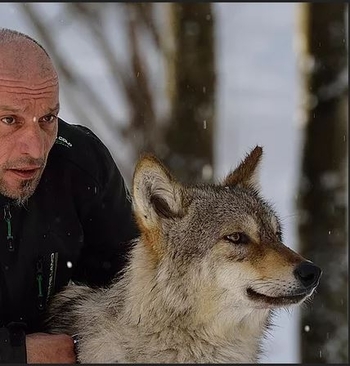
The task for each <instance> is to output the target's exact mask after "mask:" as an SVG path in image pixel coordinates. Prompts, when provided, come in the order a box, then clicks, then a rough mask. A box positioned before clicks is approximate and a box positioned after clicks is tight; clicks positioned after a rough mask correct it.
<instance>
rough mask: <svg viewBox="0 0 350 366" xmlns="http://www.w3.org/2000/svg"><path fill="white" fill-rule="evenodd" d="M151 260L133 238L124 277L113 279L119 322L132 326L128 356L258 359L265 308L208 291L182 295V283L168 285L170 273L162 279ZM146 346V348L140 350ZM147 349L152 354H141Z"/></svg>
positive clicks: (186, 359)
mask: <svg viewBox="0 0 350 366" xmlns="http://www.w3.org/2000/svg"><path fill="white" fill-rule="evenodd" d="M146 258H148V259H150V260H145V259H146ZM154 266H155V264H154V262H153V261H152V260H151V258H150V252H149V250H148V249H147V248H146V247H145V246H143V245H142V244H141V243H138V245H136V247H135V248H134V249H133V254H132V259H131V265H130V267H129V268H128V270H127V272H126V273H125V277H124V279H123V280H122V281H121V283H119V285H118V284H117V285H116V286H122V287H123V290H124V291H123V292H124V294H125V298H124V299H123V300H124V302H123V305H124V306H123V310H122V314H121V318H120V320H121V323H122V324H125V330H126V331H128V332H130V329H134V331H135V337H132V339H134V341H135V342H134V344H132V345H130V349H133V351H132V353H131V354H130V358H132V357H133V354H134V357H140V358H141V359H140V360H139V361H141V362H142V361H143V362H157V360H158V357H159V360H162V359H163V360H164V359H168V361H167V362H214V363H215V362H256V361H257V357H258V354H259V350H260V343H261V340H262V336H263V332H264V329H265V328H266V326H267V322H268V320H269V311H268V310H266V309H242V308H236V309H237V310H235V308H234V307H233V306H231V307H230V305H229V304H226V305H225V304H222V303H221V308H220V302H219V306H218V305H217V304H218V302H217V301H216V302H215V304H214V301H213V298H212V296H215V295H213V294H212V293H210V292H209V293H207V292H204V293H200V294H199V295H198V294H196V293H193V296H186V294H185V293H184V292H182V289H181V283H179V285H178V287H176V288H174V287H171V286H168V284H169V282H171V278H169V279H170V281H164V283H162V279H161V277H162V276H163V275H164V276H166V274H165V273H163V274H162V273H159V271H157V272H156V270H155V267H154ZM175 283H177V282H176V281H175ZM165 284H167V285H165ZM210 297H211V298H210ZM214 305H215V306H214ZM151 344H152V346H151ZM145 347H146V348H147V352H143V351H142V349H144V348H145ZM128 348H129V347H128ZM150 349H153V350H154V351H155V352H154V355H153V357H152V358H151V359H149V360H147V359H142V357H143V354H145V355H149V350H150ZM130 360H131V359H130ZM131 362H137V360H131Z"/></svg>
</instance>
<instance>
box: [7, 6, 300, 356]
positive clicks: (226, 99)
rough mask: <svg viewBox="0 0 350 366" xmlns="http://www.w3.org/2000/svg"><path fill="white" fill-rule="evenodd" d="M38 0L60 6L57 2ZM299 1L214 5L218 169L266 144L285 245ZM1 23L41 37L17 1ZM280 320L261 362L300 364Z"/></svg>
mask: <svg viewBox="0 0 350 366" xmlns="http://www.w3.org/2000/svg"><path fill="white" fill-rule="evenodd" d="M41 6H43V7H45V8H47V10H49V11H52V12H55V9H57V8H58V7H59V4H57V3H52V4H50V3H47V4H43V5H41ZM296 6H297V5H296V4H294V3H280V4H279V3H261V4H260V3H231V4H230V3H215V10H216V13H217V20H216V24H217V25H218V29H217V37H218V38H217V63H218V83H219V84H218V96H217V110H218V121H219V123H218V130H217V135H216V167H215V172H216V175H217V176H219V177H222V176H223V175H224V174H225V173H227V172H228V170H229V169H230V168H232V167H233V166H235V165H236V164H237V162H238V160H240V159H241V158H242V157H243V156H244V154H245V153H246V152H248V151H249V150H250V149H251V148H252V147H253V146H255V145H256V144H259V145H261V146H263V147H264V154H265V156H264V160H263V164H262V169H261V183H262V192H263V194H264V196H265V197H266V198H268V199H270V200H271V201H272V202H274V203H275V208H276V210H277V212H278V213H279V214H280V215H281V217H282V220H283V223H284V227H285V239H286V243H287V244H288V245H289V246H291V247H292V248H296V249H297V242H296V237H295V227H294V224H295V223H296V218H295V211H296V210H295V207H294V200H295V188H296V183H297V174H298V162H299V144H300V140H301V139H300V131H299V130H298V125H297V110H298V108H297V103H298V100H297V98H298V74H297V69H296V57H295V53H294V51H293V42H294V40H293V37H294V27H295V24H294V23H295V16H296V13H295V8H296ZM0 26H1V27H7V28H12V29H17V30H19V31H22V32H25V33H28V34H30V35H32V36H34V37H36V34H35V33H34V31H33V29H32V28H31V26H30V24H29V23H28V22H27V21H26V19H25V18H24V17H22V15H21V12H20V11H18V5H17V4H15V3H1V4H0ZM55 26H56V27H58V28H57V29H59V27H60V25H57V24H55ZM62 29H64V30H65V31H66V32H69V31H67V29H71V30H72V32H73V31H75V34H73V33H72V37H65V48H66V49H67V50H68V51H70V52H67V57H68V55H69V54H73V55H74V58H75V63H77V64H80V65H83V66H81V67H80V70H82V72H84V70H85V72H86V73H88V74H89V75H90V76H91V78H92V79H94V78H95V79H96V80H97V77H100V79H99V83H100V86H101V88H103V85H104V84H103V83H101V75H98V74H97V70H100V71H101V68H98V67H93V68H90V69H85V66H87V64H86V61H87V60H89V63H90V65H91V64H94V65H96V63H97V64H98V60H96V59H93V58H87V57H86V56H84V54H80V53H79V52H76V50H77V49H78V48H79V47H80V46H81V44H77V43H75V42H76V40H77V39H78V37H77V32H76V31H77V26H76V24H74V19H70V20H69V24H68V23H66V21H65V20H62ZM79 37H80V39H81V35H79ZM38 40H39V42H40V41H41V40H40V39H38ZM79 55H81V56H80V57H79ZM64 90H65V85H61V95H64ZM101 94H102V95H106V98H107V97H108V95H109V94H110V93H108V92H106V91H103V90H101ZM62 102H63V103H62V111H61V115H62V116H63V117H65V118H66V119H67V120H68V121H69V120H76V118H75V117H74V116H73V114H72V112H71V111H70V110H69V108H68V106H67V104H65V100H64V98H63V100H62ZM95 130H96V131H97V132H98V134H99V135H100V136H101V138H102V139H104V140H105V141H107V145H108V146H109V147H111V146H115V145H116V144H115V143H113V142H112V141H110V140H109V139H110V136H108V132H106V131H103V130H101V129H100V126H96V127H95ZM275 323H276V327H275V328H274V329H273V330H272V331H271V335H270V337H269V338H268V340H267V341H266V345H265V349H266V355H265V357H264V358H263V360H262V361H263V362H268V363H282V362H283V363H297V362H299V360H300V359H299V351H298V350H299V347H298V334H297V332H298V312H297V311H291V312H290V313H286V312H280V313H278V316H277V317H276V318H275Z"/></svg>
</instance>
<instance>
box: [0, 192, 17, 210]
mask: <svg viewBox="0 0 350 366" xmlns="http://www.w3.org/2000/svg"><path fill="white" fill-rule="evenodd" d="M13 202H14V199H13V198H9V197H6V196H3V195H2V194H1V193H0V208H2V207H4V206H5V205H10V204H12V203H13Z"/></svg>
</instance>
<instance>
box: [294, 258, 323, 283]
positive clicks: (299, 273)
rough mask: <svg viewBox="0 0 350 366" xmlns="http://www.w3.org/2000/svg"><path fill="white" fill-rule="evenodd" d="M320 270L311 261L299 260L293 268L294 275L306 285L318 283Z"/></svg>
mask: <svg viewBox="0 0 350 366" xmlns="http://www.w3.org/2000/svg"><path fill="white" fill-rule="evenodd" d="M321 274H322V271H321V268H319V267H317V266H315V265H314V264H313V263H311V262H301V263H300V264H299V265H298V266H297V267H296V268H295V270H294V276H295V277H296V278H297V279H298V280H299V281H300V282H301V283H302V284H303V285H304V286H305V287H306V288H312V287H315V286H317V285H318V282H319V280H320V277H321Z"/></svg>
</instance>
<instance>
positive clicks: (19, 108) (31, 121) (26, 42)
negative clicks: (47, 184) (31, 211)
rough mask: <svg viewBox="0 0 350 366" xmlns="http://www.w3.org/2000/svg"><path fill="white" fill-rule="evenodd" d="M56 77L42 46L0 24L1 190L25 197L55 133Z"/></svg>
mask: <svg viewBox="0 0 350 366" xmlns="http://www.w3.org/2000/svg"><path fill="white" fill-rule="evenodd" d="M58 110H59V91H58V77H57V73H56V70H55V68H54V66H53V64H52V62H51V60H50V58H49V56H48V54H47V53H46V51H45V50H44V49H43V48H42V46H40V45H39V44H38V43H37V42H36V41H35V40H33V39H32V38H30V37H28V36H27V35H25V34H22V33H19V32H16V31H13V30H9V29H2V28H0V194H2V195H4V196H7V197H10V198H14V199H15V200H16V201H17V202H18V203H23V202H25V201H26V200H27V199H28V198H29V197H30V196H31V195H32V194H33V193H34V191H35V189H36V187H37V185H38V183H39V181H40V178H41V175H42V172H43V170H44V168H45V165H46V161H47V157H48V154H49V152H50V150H51V148H52V146H53V144H54V142H55V139H56V136H57V114H58Z"/></svg>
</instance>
